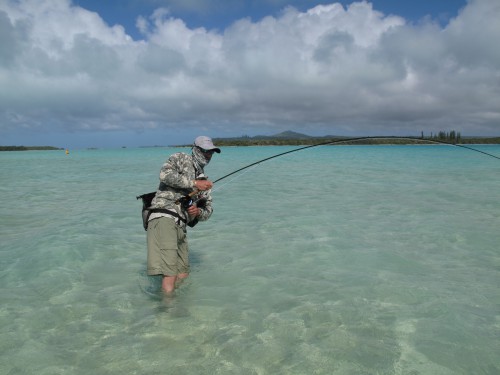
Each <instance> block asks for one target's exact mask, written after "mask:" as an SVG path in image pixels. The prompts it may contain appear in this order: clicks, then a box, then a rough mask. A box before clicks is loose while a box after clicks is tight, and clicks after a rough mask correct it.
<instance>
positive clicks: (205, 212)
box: [198, 190, 213, 221]
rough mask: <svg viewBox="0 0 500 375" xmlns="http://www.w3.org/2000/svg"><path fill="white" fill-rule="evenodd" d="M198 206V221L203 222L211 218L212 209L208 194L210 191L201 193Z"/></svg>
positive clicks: (210, 198) (210, 196)
mask: <svg viewBox="0 0 500 375" xmlns="http://www.w3.org/2000/svg"><path fill="white" fill-rule="evenodd" d="M199 202H200V204H198V207H199V208H200V210H201V213H200V215H199V216H198V220H200V221H205V220H208V219H209V218H210V216H212V212H213V208H212V195H211V194H210V190H208V191H206V192H202V193H201V199H200V201H199Z"/></svg>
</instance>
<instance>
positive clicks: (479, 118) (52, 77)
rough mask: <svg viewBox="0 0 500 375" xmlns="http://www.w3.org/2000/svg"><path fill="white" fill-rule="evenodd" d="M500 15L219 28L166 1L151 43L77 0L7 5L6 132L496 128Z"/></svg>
mask: <svg viewBox="0 0 500 375" xmlns="http://www.w3.org/2000/svg"><path fill="white" fill-rule="evenodd" d="M498 19H500V7H499V5H498V1H497V0H471V1H470V2H469V4H468V5H467V6H466V7H465V8H464V9H463V11H462V12H461V13H460V14H459V15H458V17H457V18H455V19H453V20H451V22H450V23H449V24H448V25H447V26H446V27H444V28H442V27H440V26H439V25H437V24H433V23H430V22H427V23H426V22H422V23H420V24H408V23H406V22H405V20H404V19H402V18H400V17H396V16H385V15H384V14H382V13H381V12H378V11H376V10H374V9H373V7H372V5H371V4H370V3H367V2H358V3H353V4H352V5H350V6H349V7H348V8H344V7H342V6H341V5H340V4H330V5H320V6H316V7H314V8H312V9H309V10H308V11H306V12H299V11H298V10H296V9H294V8H291V7H289V8H286V9H284V10H283V12H282V14H281V15H280V16H279V17H277V18H275V17H266V18H264V19H262V20H260V21H259V22H251V21H250V20H248V19H242V20H239V21H237V22H235V23H234V24H232V25H231V26H230V27H228V28H227V29H226V30H224V31H222V32H216V31H211V30H206V29H204V28H196V29H190V28H189V27H187V26H186V23H185V22H183V20H181V19H177V18H174V17H172V16H171V15H170V13H169V12H168V11H167V10H165V9H161V8H160V9H158V10H157V11H156V12H155V13H154V14H152V15H151V17H149V18H147V19H146V18H144V17H142V18H138V21H137V25H138V27H139V28H140V30H141V32H142V33H143V35H145V36H146V39H145V40H142V41H134V40H132V38H130V37H129V36H128V35H126V33H125V31H124V29H123V28H122V27H121V26H113V27H110V26H108V25H107V24H106V23H105V22H104V21H103V20H102V19H101V18H100V16H99V15H98V14H96V13H92V12H89V11H86V10H84V9H82V8H79V7H77V6H74V5H72V4H71V2H70V1H69V0H25V1H7V2H6V1H3V2H1V3H0V87H1V90H0V134H9V133H10V132H14V131H15V130H16V129H18V128H20V127H22V128H28V129H30V128H31V129H33V130H34V131H35V130H39V131H42V130H47V129H58V130H63V129H68V130H71V131H77V130H79V129H83V130H88V129H90V130H99V129H123V130H134V129H138V130H140V129H144V128H145V127H146V128H155V127H169V126H171V127H178V126H179V125H182V126H184V127H190V126H192V127H197V126H209V127H210V126H213V127H218V128H217V129H218V130H219V131H222V128H223V126H226V124H229V125H231V126H234V124H238V125H239V126H241V127H244V128H245V130H244V132H246V133H247V132H249V129H251V127H252V126H261V125H263V124H265V125H266V126H269V127H273V126H274V127H275V128H276V131H280V130H285V129H290V128H293V129H296V130H301V129H302V130H303V131H305V132H309V133H311V132H312V133H314V132H316V133H319V134H321V133H324V134H326V133H347V134H363V135H364V134H375V133H378V134H380V133H383V134H419V133H420V131H421V130H424V131H438V130H445V129H456V130H459V131H461V132H462V134H464V133H465V134H479V133H483V134H498V133H499V130H500V128H499V120H500V107H499V106H498V103H499V102H500V92H499V91H500V85H499V77H500V52H498V48H496V47H495V41H496V40H500V25H499V23H498V22H497V20H498ZM315 129H316V130H315ZM269 133H273V130H269Z"/></svg>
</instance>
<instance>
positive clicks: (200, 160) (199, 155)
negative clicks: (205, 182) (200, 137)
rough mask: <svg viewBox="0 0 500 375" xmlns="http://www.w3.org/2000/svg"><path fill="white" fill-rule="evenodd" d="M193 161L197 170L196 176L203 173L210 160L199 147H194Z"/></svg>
mask: <svg viewBox="0 0 500 375" xmlns="http://www.w3.org/2000/svg"><path fill="white" fill-rule="evenodd" d="M193 160H194V167H195V169H196V175H199V174H202V173H203V168H205V166H206V165H207V164H208V162H209V161H210V159H207V158H206V157H205V155H203V152H201V150H200V149H199V148H198V147H193Z"/></svg>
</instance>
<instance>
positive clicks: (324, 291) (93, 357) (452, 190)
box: [0, 146, 500, 375]
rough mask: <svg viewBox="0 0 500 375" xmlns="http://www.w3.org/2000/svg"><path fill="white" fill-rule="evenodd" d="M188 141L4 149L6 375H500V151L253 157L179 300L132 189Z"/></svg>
mask: <svg viewBox="0 0 500 375" xmlns="http://www.w3.org/2000/svg"><path fill="white" fill-rule="evenodd" d="M475 147H477V148H480V149H482V150H485V151H487V152H490V153H493V154H495V155H500V147H499V146H475ZM291 149H293V147H248V148H236V147H235V148H231V147H228V148H225V149H224V150H223V153H222V154H220V155H216V156H214V160H213V162H212V163H211V164H210V165H209V166H208V168H207V170H206V172H207V174H208V175H209V177H210V178H211V179H216V178H219V177H221V176H223V175H225V174H227V173H229V172H232V171H233V170H236V169H238V168H240V167H242V166H245V165H247V164H250V163H252V162H254V161H257V160H259V159H262V158H266V157H269V156H271V155H274V154H277V153H280V152H284V151H287V150H291ZM175 151H179V150H177V149H171V148H169V149H165V148H149V149H117V150H75V151H71V153H70V155H65V154H64V152H63V151H61V152H58V151H30V152H3V153H0V178H1V181H2V184H1V185H0V189H1V190H0V192H1V194H0V197H1V198H0V200H1V205H0V210H1V215H0V238H1V242H0V265H1V267H0V280H1V285H2V287H1V289H0V301H1V302H2V303H1V306H0V373H2V374H32V373H36V374H89V373H94V374H124V373H125V374H160V373H161V374H165V373H177V374H201V373H203V374H412V375H417V374H433V375H436V374H446V375H447V374H450V375H451V374H499V373H500V359H499V356H498V353H500V309H499V307H500V292H499V288H498V285H499V284H500V272H499V271H500V246H499V244H500V230H499V229H500V189H499V186H500V173H499V172H500V162H499V161H498V160H497V159H493V158H490V157H487V156H484V155H481V154H478V153H474V152H470V151H468V150H464V149H460V148H457V147H450V146H325V147H318V148H313V149H308V150H303V151H300V152H297V153H293V154H289V155H286V156H283V157H280V158H276V159H273V160H270V161H268V162H265V163H262V164H259V165H258V166H256V167H255V168H249V169H247V170H245V171H244V172H242V173H240V174H237V175H235V176H231V177H229V178H227V179H224V180H222V181H220V182H219V183H217V184H216V185H215V189H214V193H213V196H214V206H215V210H214V215H213V216H212V218H211V219H210V220H209V221H208V222H205V223H200V224H199V225H198V226H196V227H195V228H194V229H192V230H190V231H189V241H190V249H191V263H192V274H191V276H190V278H189V279H188V280H187V281H186V282H185V283H184V284H183V285H182V286H181V288H180V289H179V290H178V292H177V294H176V296H175V297H174V298H171V299H166V298H163V297H162V295H161V293H160V292H159V283H158V280H157V279H156V278H149V277H147V276H145V273H144V271H145V258H146V245H145V232H144V230H143V229H142V224H141V218H140V207H141V205H140V203H139V201H136V199H135V196H137V195H139V194H142V193H146V192H150V191H152V190H155V188H156V186H157V178H158V177H157V176H158V172H159V169H160V167H161V165H162V163H163V161H164V160H165V159H166V158H167V157H168V155H170V154H171V153H173V152H175ZM183 151H188V149H183Z"/></svg>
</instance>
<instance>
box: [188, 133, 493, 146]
mask: <svg viewBox="0 0 500 375" xmlns="http://www.w3.org/2000/svg"><path fill="white" fill-rule="evenodd" d="M213 140H214V143H215V144H216V145H217V146H221V147H224V146H226V147H227V146H298V145H306V146H307V145H313V144H318V143H329V142H331V143H334V142H341V143H342V144H346V145H349V144H352V145H379V144H392V145H394V144H400V145H406V144H425V143H428V144H433V143H436V142H438V143H439V142H443V143H451V144H500V137H463V136H461V134H460V133H459V132H455V131H451V132H437V133H435V134H430V135H429V136H424V134H423V133H422V134H421V136H420V137H415V136H407V137H403V136H401V137H398V136H387V137H384V136H375V137H368V136H367V137H363V136H359V137H345V136H336V135H325V136H320V137H314V136H309V135H306V134H302V133H297V132H294V131H285V132H282V133H278V134H274V135H270V136H265V135H257V136H254V137H250V136H246V135H244V136H241V137H233V138H213ZM183 146H190V145H183Z"/></svg>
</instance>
